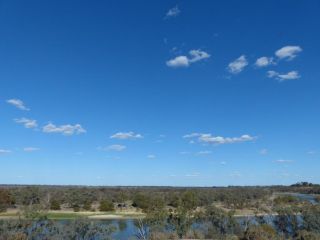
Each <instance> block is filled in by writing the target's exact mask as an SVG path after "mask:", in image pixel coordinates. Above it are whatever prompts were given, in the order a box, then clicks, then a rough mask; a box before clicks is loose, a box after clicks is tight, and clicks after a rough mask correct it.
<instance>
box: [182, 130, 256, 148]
mask: <svg viewBox="0 0 320 240" xmlns="http://www.w3.org/2000/svg"><path fill="white" fill-rule="evenodd" d="M183 137H184V138H194V139H196V140H197V141H198V142H200V143H208V144H215V145H219V144H230V143H238V142H248V141H253V140H255V139H256V137H252V136H250V135H247V134H244V135H242V136H240V137H221V136H213V135H212V134H210V133H191V134H187V135H185V136H183Z"/></svg>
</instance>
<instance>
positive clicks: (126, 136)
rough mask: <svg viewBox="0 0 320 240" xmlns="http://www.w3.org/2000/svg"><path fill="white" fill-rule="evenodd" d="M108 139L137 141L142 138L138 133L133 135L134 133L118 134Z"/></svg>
mask: <svg viewBox="0 0 320 240" xmlns="http://www.w3.org/2000/svg"><path fill="white" fill-rule="evenodd" d="M110 138H115V139H122V140H126V139H139V138H143V136H142V135H141V134H139V133H134V132H118V133H115V134H113V135H112V136H110Z"/></svg>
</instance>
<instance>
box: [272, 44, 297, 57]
mask: <svg viewBox="0 0 320 240" xmlns="http://www.w3.org/2000/svg"><path fill="white" fill-rule="evenodd" d="M300 52H302V48H301V47H300V46H285V47H282V48H280V49H279V50H277V51H276V52H275V55H276V56H277V57H278V58H279V59H286V60H292V59H294V58H295V57H296V56H297V55H298V53H300Z"/></svg>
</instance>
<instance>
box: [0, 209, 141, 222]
mask: <svg viewBox="0 0 320 240" xmlns="http://www.w3.org/2000/svg"><path fill="white" fill-rule="evenodd" d="M42 215H43V216H45V217H46V218H48V219H51V220H72V219H77V218H82V217H85V218H89V219H97V220H107V219H108V220H118V219H140V218H144V217H145V214H143V213H140V212H73V211H60V210H59V211H47V212H44V213H42ZM23 218H24V217H23V216H22V214H21V213H20V212H19V211H17V210H15V211H14V210H9V211H7V212H4V213H0V220H5V219H23Z"/></svg>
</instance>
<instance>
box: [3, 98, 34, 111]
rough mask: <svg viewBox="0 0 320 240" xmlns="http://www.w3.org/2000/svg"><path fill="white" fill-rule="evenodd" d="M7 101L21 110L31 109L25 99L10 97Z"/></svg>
mask: <svg viewBox="0 0 320 240" xmlns="http://www.w3.org/2000/svg"><path fill="white" fill-rule="evenodd" d="M7 103H9V104H11V105H13V106H15V107H17V108H19V109H20V110H24V111H29V110H30V109H29V108H27V107H26V106H25V105H24V103H23V101H21V100H20V99H9V100H7Z"/></svg>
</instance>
